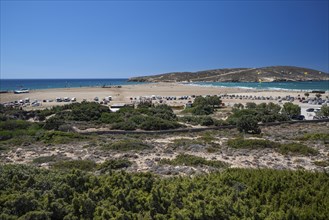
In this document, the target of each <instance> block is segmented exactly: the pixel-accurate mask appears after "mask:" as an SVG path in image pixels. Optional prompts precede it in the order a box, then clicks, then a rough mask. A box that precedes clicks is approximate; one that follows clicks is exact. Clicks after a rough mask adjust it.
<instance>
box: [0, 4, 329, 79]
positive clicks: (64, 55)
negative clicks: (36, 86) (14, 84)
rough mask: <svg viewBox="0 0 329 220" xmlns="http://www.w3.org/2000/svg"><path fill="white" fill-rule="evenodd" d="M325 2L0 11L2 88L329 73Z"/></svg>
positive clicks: (40, 6)
mask: <svg viewBox="0 0 329 220" xmlns="http://www.w3.org/2000/svg"><path fill="white" fill-rule="evenodd" d="M328 10H329V4H328V0H327V1H319V0H312V1H266V2H264V1H235V2H231V1H181V2H173V1H157V2H151V1H124V2H119V1H68V2H67V1H47V2H42V1H3V0H2V1H1V78H3V79H4V78H127V77H131V76H137V75H151V74H157V73H164V72H172V71H197V70H205V69H215V68H233V67H262V66H273V65H292V66H302V67H308V68H313V69H317V70H321V71H325V72H329V71H328V70H329V64H328V60H329V55H328V53H329V52H328V50H329V46H328V42H329V38H328V29H329V25H328V20H329V19H328Z"/></svg>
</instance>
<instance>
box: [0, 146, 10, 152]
mask: <svg viewBox="0 0 329 220" xmlns="http://www.w3.org/2000/svg"><path fill="white" fill-rule="evenodd" d="M8 149H9V147H8V146H5V145H0V151H6V150H8Z"/></svg>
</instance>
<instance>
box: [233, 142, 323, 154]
mask: <svg viewBox="0 0 329 220" xmlns="http://www.w3.org/2000/svg"><path fill="white" fill-rule="evenodd" d="M227 144H228V146H229V147H232V148H237V149H264V148H272V149H275V150H276V151H278V152H279V153H281V154H285V155H286V154H293V155H305V156H312V155H316V154H318V151H317V150H315V149H313V148H311V147H308V146H306V145H303V144H300V143H285V144H281V143H277V142H273V141H269V140H260V139H242V138H237V139H230V140H229V141H228V142H227Z"/></svg>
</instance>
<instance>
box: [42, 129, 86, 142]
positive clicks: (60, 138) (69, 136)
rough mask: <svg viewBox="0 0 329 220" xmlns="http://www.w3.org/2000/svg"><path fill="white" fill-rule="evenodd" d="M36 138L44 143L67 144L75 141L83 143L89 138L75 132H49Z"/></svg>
mask: <svg viewBox="0 0 329 220" xmlns="http://www.w3.org/2000/svg"><path fill="white" fill-rule="evenodd" d="M36 138H37V140H38V141H43V142H44V143H54V144H66V143H70V142H73V141H81V140H84V139H87V138H88V137H87V136H83V135H81V134H78V133H73V132H62V131H47V132H41V133H40V134H39V135H38V136H37V137H36Z"/></svg>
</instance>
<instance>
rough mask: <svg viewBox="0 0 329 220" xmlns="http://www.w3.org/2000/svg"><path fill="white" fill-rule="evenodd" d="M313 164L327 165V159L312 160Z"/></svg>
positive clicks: (328, 161)
mask: <svg viewBox="0 0 329 220" xmlns="http://www.w3.org/2000/svg"><path fill="white" fill-rule="evenodd" d="M314 164H315V165H317V166H319V167H328V166H329V160H318V161H314Z"/></svg>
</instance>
